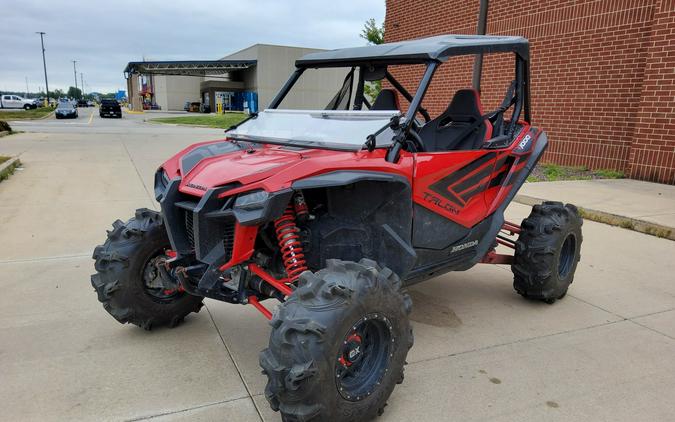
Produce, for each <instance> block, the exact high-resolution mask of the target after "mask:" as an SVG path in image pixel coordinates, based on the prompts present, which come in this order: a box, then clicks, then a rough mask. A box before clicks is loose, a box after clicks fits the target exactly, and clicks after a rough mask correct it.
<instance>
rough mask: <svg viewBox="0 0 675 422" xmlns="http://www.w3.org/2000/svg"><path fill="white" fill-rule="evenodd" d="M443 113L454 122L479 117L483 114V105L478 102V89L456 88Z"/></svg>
mask: <svg viewBox="0 0 675 422" xmlns="http://www.w3.org/2000/svg"><path fill="white" fill-rule="evenodd" d="M443 114H444V115H446V116H447V117H449V118H450V120H452V121H455V122H461V121H468V120H474V119H478V118H480V117H481V116H482V115H483V106H482V105H481V103H480V97H479V95H478V91H476V90H475V89H460V90H458V91H457V92H455V96H454V97H452V101H450V105H449V106H448V108H447V109H446V110H445V113H443Z"/></svg>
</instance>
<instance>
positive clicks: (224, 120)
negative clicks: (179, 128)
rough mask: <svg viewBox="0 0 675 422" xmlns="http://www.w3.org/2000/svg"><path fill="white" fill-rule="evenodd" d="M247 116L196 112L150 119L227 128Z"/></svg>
mask: <svg viewBox="0 0 675 422" xmlns="http://www.w3.org/2000/svg"><path fill="white" fill-rule="evenodd" d="M247 117H248V115H247V114H244V113H225V114H195V115H189V116H180V117H159V118H156V119H150V121H151V122H156V123H171V124H179V125H195V126H208V127H215V128H222V129H227V128H229V127H230V126H232V125H236V124H237V123H239V122H241V121H242V120H244V119H245V118H247Z"/></svg>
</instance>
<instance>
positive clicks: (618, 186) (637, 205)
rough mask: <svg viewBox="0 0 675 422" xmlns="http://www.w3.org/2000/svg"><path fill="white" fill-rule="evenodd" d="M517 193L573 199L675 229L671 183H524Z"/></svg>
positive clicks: (674, 189)
mask: <svg viewBox="0 0 675 422" xmlns="http://www.w3.org/2000/svg"><path fill="white" fill-rule="evenodd" d="M520 194H521V195H527V196H530V197H534V198H541V199H550V197H551V196H552V195H554V196H555V197H556V198H557V200H559V201H565V202H574V203H575V204H576V205H578V206H580V207H583V208H585V209H588V210H597V211H601V212H604V213H608V214H613V215H617V216H623V217H628V218H631V219H635V220H641V221H645V222H649V223H654V224H658V225H660V226H663V227H668V228H670V229H672V230H673V231H674V232H675V186H672V185H662V184H659V183H650V182H643V181H640V180H631V179H604V180H603V179H599V180H567V181H560V182H538V183H527V184H525V186H523V188H522V189H521V190H520Z"/></svg>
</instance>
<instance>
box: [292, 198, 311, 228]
mask: <svg viewBox="0 0 675 422" xmlns="http://www.w3.org/2000/svg"><path fill="white" fill-rule="evenodd" d="M293 208H294V209H295V216H296V217H297V219H298V220H299V221H305V220H307V217H309V210H308V208H307V202H305V195H303V194H302V192H298V193H296V194H295V197H293Z"/></svg>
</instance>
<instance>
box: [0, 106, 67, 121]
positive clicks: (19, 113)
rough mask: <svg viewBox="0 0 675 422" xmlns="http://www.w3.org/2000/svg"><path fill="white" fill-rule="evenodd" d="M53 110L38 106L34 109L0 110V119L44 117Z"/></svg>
mask: <svg viewBox="0 0 675 422" xmlns="http://www.w3.org/2000/svg"><path fill="white" fill-rule="evenodd" d="M52 111H54V109H53V108H51V107H39V108H36V109H35V110H11V111H10V110H0V120H31V119H39V118H41V117H45V116H46V115H48V114H49V113H51V112H52Z"/></svg>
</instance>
